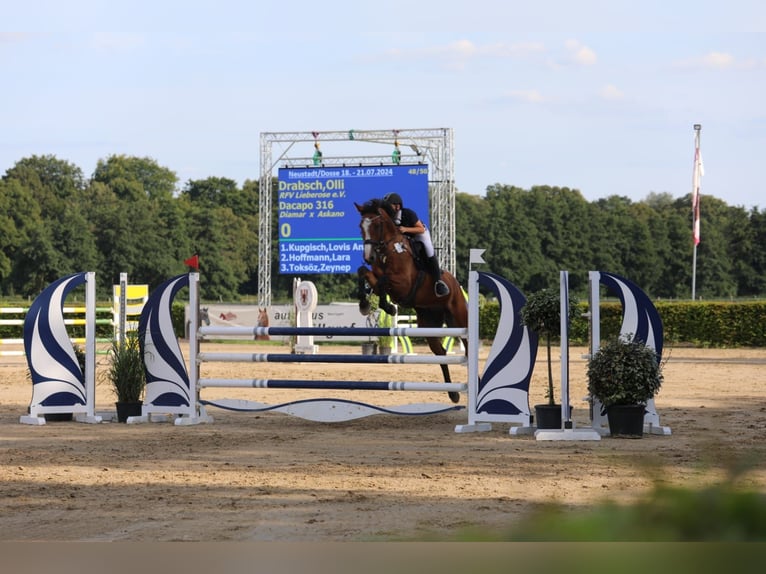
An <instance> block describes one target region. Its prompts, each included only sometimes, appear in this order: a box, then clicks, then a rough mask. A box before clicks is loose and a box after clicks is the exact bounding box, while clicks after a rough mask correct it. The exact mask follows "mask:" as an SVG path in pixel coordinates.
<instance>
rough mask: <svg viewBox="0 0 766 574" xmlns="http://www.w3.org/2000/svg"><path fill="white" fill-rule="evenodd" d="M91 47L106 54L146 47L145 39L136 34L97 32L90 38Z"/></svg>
mask: <svg viewBox="0 0 766 574" xmlns="http://www.w3.org/2000/svg"><path fill="white" fill-rule="evenodd" d="M90 45H91V46H92V47H94V48H96V49H98V50H103V51H105V52H128V51H131V50H133V49H135V48H139V47H141V46H143V45H144V37H143V36H138V35H135V34H112V33H106V32H97V33H95V34H93V35H92V36H91V37H90Z"/></svg>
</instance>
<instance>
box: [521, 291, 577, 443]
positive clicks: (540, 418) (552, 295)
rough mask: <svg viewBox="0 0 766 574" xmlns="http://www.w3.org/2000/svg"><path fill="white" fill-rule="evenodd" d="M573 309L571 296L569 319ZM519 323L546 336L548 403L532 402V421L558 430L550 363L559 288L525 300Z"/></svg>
mask: <svg viewBox="0 0 766 574" xmlns="http://www.w3.org/2000/svg"><path fill="white" fill-rule="evenodd" d="M576 312H577V301H576V300H574V299H570V300H569V319H570V320H571V319H572V318H574V316H575V313H576ZM521 322H522V323H523V324H524V325H526V326H527V327H529V328H530V329H532V330H533V331H535V332H536V333H537V334H538V335H543V336H545V348H546V350H547V353H548V355H547V356H548V388H547V390H546V392H545V397H546V398H547V399H548V402H547V403H546V404H542V405H535V424H536V425H537V428H540V429H560V428H561V405H560V404H557V403H556V399H555V396H554V393H553V368H552V366H551V336H553V335H554V334H558V333H560V332H561V295H560V293H559V291H558V290H553V289H541V290H540V291H536V292H535V293H532V294H531V295H530V296H529V297H527V302H526V304H525V305H524V307H522V309H521ZM570 408H571V407H570ZM570 413H571V411H570Z"/></svg>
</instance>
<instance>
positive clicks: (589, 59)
mask: <svg viewBox="0 0 766 574" xmlns="http://www.w3.org/2000/svg"><path fill="white" fill-rule="evenodd" d="M565 47H566V49H567V52H568V53H569V56H568V60H569V61H570V62H571V63H574V64H577V65H580V66H592V65H593V64H595V63H596V60H597V57H596V52H594V51H593V50H591V49H590V48H588V46H584V45H583V44H581V43H580V42H578V41H577V40H567V41H566V43H565Z"/></svg>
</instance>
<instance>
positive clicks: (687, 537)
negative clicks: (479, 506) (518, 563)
mask: <svg viewBox="0 0 766 574" xmlns="http://www.w3.org/2000/svg"><path fill="white" fill-rule="evenodd" d="M456 539H457V540H463V541H509V542H510V541H517V542H522V541H558V542H561V541H569V542H583V541H610V542H693V541H696V542H701V541H718V542H746V541H764V540H766V495H764V494H763V493H760V492H752V491H742V490H736V489H735V488H734V487H733V485H732V484H731V483H730V482H725V483H722V484H717V485H714V486H711V487H708V488H704V489H701V490H691V489H686V488H678V487H667V486H656V487H655V488H654V489H653V491H652V492H651V493H650V494H649V496H647V498H646V499H644V500H641V501H639V502H637V503H635V504H632V505H629V506H621V505H618V504H616V503H614V502H611V501H606V502H603V503H600V504H598V505H596V506H593V507H590V508H588V509H583V510H572V509H571V508H567V507H565V506H564V505H561V504H545V505H543V506H541V507H540V508H539V509H537V510H536V511H534V512H532V513H531V514H530V515H528V516H527V517H526V518H525V519H524V520H522V521H521V522H520V523H519V524H518V525H516V526H514V527H512V528H509V529H508V530H507V531H501V532H483V531H480V530H478V529H469V530H466V531H463V532H461V533H459V534H458V536H457V537H456Z"/></svg>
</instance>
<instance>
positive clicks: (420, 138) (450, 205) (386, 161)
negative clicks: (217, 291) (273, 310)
mask: <svg viewBox="0 0 766 574" xmlns="http://www.w3.org/2000/svg"><path fill="white" fill-rule="evenodd" d="M305 142H309V143H311V144H312V145H313V144H323V143H325V142H345V143H344V145H343V147H344V149H348V145H347V144H354V143H355V142H365V143H372V144H376V143H378V144H384V145H388V146H392V147H393V146H394V143H395V142H397V143H398V144H399V148H400V150H408V151H406V152H405V151H402V152H401V157H400V163H402V164H410V163H413V164H415V163H427V164H428V166H429V175H428V193H429V204H430V207H431V213H430V221H431V229H430V231H431V238H432V239H433V243H434V247H435V248H436V252H437V254H438V255H439V263H440V264H441V266H442V268H444V269H447V270H449V271H450V272H452V273H454V272H455V265H456V264H455V159H454V135H453V131H452V128H435V129H402V130H346V131H324V132H320V131H314V132H262V133H261V175H260V180H259V203H258V206H259V212H260V216H259V223H258V305H259V306H261V307H267V306H269V305H271V233H272V217H273V211H274V202H273V198H272V195H273V172H274V169H275V168H276V167H278V166H282V167H299V166H312V165H313V161H314V159H313V156H310V155H308V156H307V155H305V153H306V152H305V150H306V148H307V146H305V145H302V144H304V143H305ZM275 146H278V147H279V151H278V153H276V154H275V150H274V147H275ZM291 152H292V153H295V154H298V153H303V154H304V155H302V156H299V155H291ZM312 153H313V152H312ZM275 156H276V157H275ZM392 163H393V159H392V156H391V155H390V154H389V155H335V156H332V155H330V156H328V155H327V154H326V153H325V152H323V153H322V158H321V164H320V165H322V166H338V165H390V164H392Z"/></svg>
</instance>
